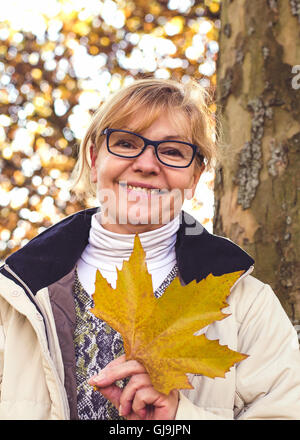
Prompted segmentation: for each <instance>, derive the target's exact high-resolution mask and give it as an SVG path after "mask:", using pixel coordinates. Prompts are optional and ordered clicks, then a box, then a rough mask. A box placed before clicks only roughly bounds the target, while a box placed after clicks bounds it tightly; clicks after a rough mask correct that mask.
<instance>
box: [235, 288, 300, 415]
mask: <svg viewBox="0 0 300 440" xmlns="http://www.w3.org/2000/svg"><path fill="white" fill-rule="evenodd" d="M263 286H264V287H263V288H262V289H261V290H260V291H259V292H258V294H257V295H256V296H255V298H254V300H253V302H252V304H251V305H250V307H249V308H248V310H247V311H246V313H245V315H244V316H242V317H241V318H242V321H241V325H240V328H239V335H238V341H239V346H238V351H240V352H242V353H247V354H248V355H249V357H248V358H247V359H246V360H244V361H243V362H240V363H239V364H238V366H237V369H236V370H237V382H236V383H237V390H236V391H237V394H238V396H239V397H240V398H241V399H242V401H243V402H244V407H243V409H242V411H240V413H239V414H237V415H236V418H237V419H241V420H248V419H251V420H253V419H296V420H299V419H300V352H299V343H298V337H297V332H296V330H295V329H294V327H293V326H292V324H291V322H290V320H289V318H288V316H287V315H286V313H285V311H284V309H283V308H282V306H281V304H280V302H279V300H278V298H277V297H276V295H275V293H274V292H273V290H272V289H271V287H270V286H269V285H267V284H265V285H263Z"/></svg>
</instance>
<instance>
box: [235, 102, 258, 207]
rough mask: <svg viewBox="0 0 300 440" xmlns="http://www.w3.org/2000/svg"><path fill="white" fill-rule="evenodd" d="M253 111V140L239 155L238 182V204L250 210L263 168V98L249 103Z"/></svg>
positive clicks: (246, 143)
mask: <svg viewBox="0 0 300 440" xmlns="http://www.w3.org/2000/svg"><path fill="white" fill-rule="evenodd" d="M248 107H249V108H250V109H251V110H252V111H253V119H252V124H251V139H250V141H247V142H245V144H244V146H243V147H242V149H241V152H240V155H239V163H238V171H237V176H236V182H237V184H238V186H239V189H238V199H237V202H238V203H239V204H240V205H242V207H243V208H244V209H247V208H250V206H251V201H252V200H253V199H254V197H255V193H256V188H257V187H258V185H259V172H260V170H261V168H262V151H261V142H262V138H263V134H264V119H265V107H264V103H263V101H262V99H261V98H256V99H253V100H251V101H250V102H249V103H248Z"/></svg>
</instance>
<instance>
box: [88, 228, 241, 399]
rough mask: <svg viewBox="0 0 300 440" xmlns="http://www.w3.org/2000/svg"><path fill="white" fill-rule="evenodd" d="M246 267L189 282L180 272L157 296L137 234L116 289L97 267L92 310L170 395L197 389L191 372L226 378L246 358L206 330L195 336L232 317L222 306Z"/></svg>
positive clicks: (128, 352)
mask: <svg viewBox="0 0 300 440" xmlns="http://www.w3.org/2000/svg"><path fill="white" fill-rule="evenodd" d="M243 272H244V271H238V272H233V273H229V274H225V275H221V276H217V277H215V276H213V275H212V274H209V275H208V276H207V277H206V278H205V279H203V280H202V281H200V282H199V283H197V282H196V281H192V282H190V283H189V284H187V285H185V286H183V285H181V283H180V280H179V278H178V277H177V278H175V279H174V280H173V281H172V282H171V284H170V285H169V286H168V287H167V288H166V290H165V292H164V294H163V295H162V296H161V297H160V298H155V296H154V294H153V287H152V278H151V275H150V274H149V272H148V270H147V265H146V256H145V252H144V250H143V248H142V245H141V243H140V240H139V238H138V236H136V237H135V241H134V249H133V252H132V254H131V256H130V258H129V261H124V263H123V267H122V270H118V269H117V275H118V278H117V284H116V289H113V288H112V287H111V285H110V284H109V283H108V282H107V281H106V279H105V278H104V277H103V276H102V275H101V273H100V272H99V271H98V270H97V273H96V281H95V293H94V294H93V300H94V308H93V309H91V312H92V313H93V314H94V315H95V316H97V317H98V318H101V319H102V320H104V321H106V322H107V323H108V324H109V325H110V326H111V327H112V328H114V329H115V330H116V331H118V332H119V333H120V334H121V336H122V337H123V342H124V350H125V355H126V359H127V360H129V359H135V360H137V361H139V362H140V363H141V364H143V365H144V367H145V368H146V370H147V372H148V374H149V376H150V379H151V382H152V385H153V386H154V388H155V389H156V390H157V391H160V392H162V393H165V394H168V393H169V392H170V391H171V390H172V389H175V388H176V389H183V388H193V386H192V385H191V384H190V382H189V380H188V378H187V376H186V373H193V374H201V375H205V376H208V377H211V378H214V377H225V373H226V372H227V371H229V369H230V368H231V367H232V366H233V365H234V364H235V363H237V362H240V361H242V360H243V359H245V358H246V357H247V355H245V354H242V353H238V352H236V351H234V350H231V349H229V348H228V347H227V346H225V345H220V344H219V341H218V340H209V339H207V338H206V336H205V335H204V334H202V335H199V336H195V335H194V334H195V333H196V332H197V331H199V330H200V329H202V328H204V327H206V326H207V325H209V324H211V323H212V322H214V321H219V320H222V319H224V318H226V317H227V316H229V315H227V314H224V313H223V312H222V311H221V309H222V308H224V307H226V306H228V304H227V303H226V298H227V297H228V295H229V294H230V288H231V287H232V286H233V284H234V283H235V281H236V280H237V279H238V278H239V277H240V276H241V274H242V273H243Z"/></svg>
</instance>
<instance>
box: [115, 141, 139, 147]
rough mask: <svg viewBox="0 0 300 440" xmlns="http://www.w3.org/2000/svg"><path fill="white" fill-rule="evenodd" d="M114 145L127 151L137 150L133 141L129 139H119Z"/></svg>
mask: <svg viewBox="0 0 300 440" xmlns="http://www.w3.org/2000/svg"><path fill="white" fill-rule="evenodd" d="M114 145H115V146H118V147H122V148H124V149H125V148H126V149H135V148H137V146H136V145H135V144H134V143H133V142H132V141H130V140H127V139H117V140H116V141H115V142H114Z"/></svg>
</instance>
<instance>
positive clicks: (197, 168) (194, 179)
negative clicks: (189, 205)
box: [186, 163, 205, 200]
mask: <svg viewBox="0 0 300 440" xmlns="http://www.w3.org/2000/svg"><path fill="white" fill-rule="evenodd" d="M204 170H205V164H204V163H202V164H201V166H198V165H196V166H195V169H194V174H193V176H192V182H191V185H190V187H189V191H188V192H187V195H186V198H187V199H188V200H191V199H192V198H193V197H194V194H195V190H196V187H197V185H198V182H199V180H200V177H201V175H202V173H203V171H204Z"/></svg>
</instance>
